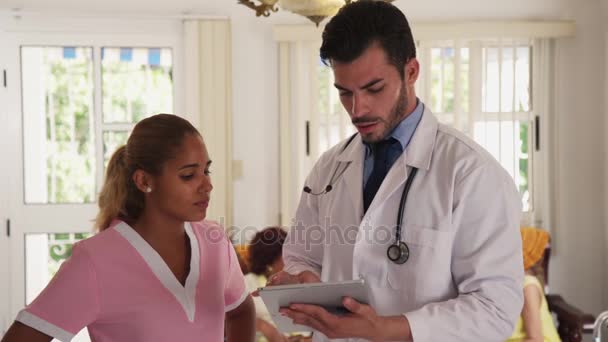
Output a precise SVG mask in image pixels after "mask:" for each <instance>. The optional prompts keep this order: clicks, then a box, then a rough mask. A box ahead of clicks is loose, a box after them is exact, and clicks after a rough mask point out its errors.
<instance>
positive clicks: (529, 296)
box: [521, 284, 543, 342]
mask: <svg viewBox="0 0 608 342" xmlns="http://www.w3.org/2000/svg"><path fill="white" fill-rule="evenodd" d="M541 296H542V293H541V291H540V289H539V288H538V287H537V286H536V285H534V284H530V285H527V286H526V287H524V308H523V309H522V311H521V316H522V320H523V323H524V329H525V331H526V339H525V340H524V341H525V342H536V341H541V342H542V341H543V326H542V322H541V319H540V304H541V303H542V297H541Z"/></svg>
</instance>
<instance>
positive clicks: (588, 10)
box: [550, 1, 608, 313]
mask: <svg viewBox="0 0 608 342" xmlns="http://www.w3.org/2000/svg"><path fill="white" fill-rule="evenodd" d="M572 15H573V18H574V19H575V20H576V24H577V33H576V38H574V39H569V40H568V41H566V42H563V43H562V44H560V45H559V46H558V50H557V53H558V61H557V66H558V70H559V72H560V74H559V77H558V79H557V82H558V90H557V91H558V95H557V115H558V123H559V130H558V141H559V146H557V150H558V151H559V164H558V168H559V179H558V184H557V185H558V187H559V193H560V198H559V203H558V208H557V213H558V223H559V225H558V227H556V228H557V232H556V235H557V236H556V250H555V253H554V255H553V256H552V263H553V265H552V267H551V273H550V282H551V285H552V290H553V291H554V292H555V293H561V294H563V295H564V296H565V297H566V298H567V299H568V300H569V301H572V302H573V303H576V304H577V305H580V306H581V307H582V308H584V309H586V310H589V311H591V312H593V313H598V312H599V311H601V310H603V309H606V308H608V301H607V298H606V297H605V296H606V293H605V291H604V289H605V287H606V284H607V283H606V277H607V273H606V269H607V264H606V239H605V224H606V221H605V217H604V214H603V210H604V209H605V194H604V189H605V187H604V186H605V177H604V176H605V172H604V166H605V162H604V161H605V158H606V157H605V145H604V129H603V128H604V101H603V95H604V94H605V87H604V68H605V62H604V53H605V47H604V46H605V40H604V38H603V29H602V15H601V6H600V2H599V1H583V2H580V3H578V2H577V6H574V7H573V9H572ZM583 287H584V288H585V290H584V291H583V290H582V289H583Z"/></svg>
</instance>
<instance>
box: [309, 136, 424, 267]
mask: <svg viewBox="0 0 608 342" xmlns="http://www.w3.org/2000/svg"><path fill="white" fill-rule="evenodd" d="M356 135H357V134H354V135H353V136H351V137H350V139H348V141H347V142H346V144H345V145H344V147H343V148H342V152H344V150H345V149H346V147H348V145H349V144H350V143H351V142H352V141H353V139H354V138H355V136H356ZM342 164H343V163H338V165H337V166H336V168H335V169H334V172H333V173H332V175H331V177H330V179H329V183H328V184H327V186H326V187H325V189H324V190H323V191H320V192H313V191H312V189H311V188H310V187H308V186H304V189H303V190H304V192H305V193H307V194H310V195H314V196H320V195H325V194H327V193H328V192H330V191H331V190H332V189H333V186H334V184H335V183H336V182H337V181H338V180H339V179H340V177H341V176H342V175H343V174H344V172H345V171H346V169H347V168H348V167H349V166H350V163H346V165H345V166H343V165H342ZM339 170H340V172H338V171H339ZM417 172H418V168H417V167H412V168H411V170H410V174H409V176H408V177H407V181H406V182H405V186H404V187H403V192H402V193H401V200H400V201H399V211H398V212H397V228H396V230H395V242H394V243H393V244H392V245H390V246H389V247H388V249H387V250H386V256H387V257H388V259H389V260H390V261H392V262H394V263H395V264H400V265H401V264H405V262H406V261H407V260H408V259H409V258H410V248H409V247H408V246H407V244H406V243H405V242H404V241H401V226H402V224H403V211H404V209H405V202H406V200H407V195H408V194H409V192H410V188H411V186H412V182H413V181H414V177H416V173H417Z"/></svg>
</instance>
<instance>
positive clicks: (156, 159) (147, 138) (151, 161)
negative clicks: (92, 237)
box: [95, 114, 201, 231]
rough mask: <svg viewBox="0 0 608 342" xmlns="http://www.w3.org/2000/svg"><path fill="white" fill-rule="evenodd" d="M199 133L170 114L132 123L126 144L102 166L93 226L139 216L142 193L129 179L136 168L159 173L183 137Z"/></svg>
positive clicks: (142, 203) (97, 228)
mask: <svg viewBox="0 0 608 342" xmlns="http://www.w3.org/2000/svg"><path fill="white" fill-rule="evenodd" d="M188 135H193V136H199V137H200V136H201V135H200V133H199V132H198V131H197V130H196V128H194V126H192V124H191V123H190V122H188V121H187V120H185V119H182V118H180V117H179V116H176V115H172V114H157V115H154V116H151V117H149V118H146V119H143V120H141V121H140V122H139V123H137V124H136V125H135V127H134V128H133V131H132V132H131V135H130V136H129V139H128V140H127V144H126V145H123V146H121V147H119V148H118V149H117V150H116V151H115V152H114V154H113V155H112V158H110V162H109V163H108V167H107V169H106V177H105V181H104V184H103V187H102V189H101V193H100V194H99V201H98V204H99V213H98V214H97V217H96V219H95V229H96V230H97V231H102V230H104V229H106V228H108V226H109V225H110V223H111V222H112V220H114V219H116V218H118V219H121V220H124V221H125V222H127V223H129V224H133V223H134V222H135V221H137V219H138V218H139V217H140V215H141V213H142V211H143V209H144V206H145V201H144V194H143V193H142V192H141V191H140V190H139V189H138V188H137V186H136V185H135V182H134V181H133V173H134V172H135V171H136V170H139V169H141V170H144V171H146V172H147V173H150V174H152V175H159V174H160V173H161V171H162V167H163V164H164V163H165V162H166V161H167V160H169V159H171V158H173V156H174V155H175V153H176V151H177V149H178V148H179V147H180V146H181V144H182V142H183V141H184V138H185V137H186V136H188Z"/></svg>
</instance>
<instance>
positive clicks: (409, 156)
mask: <svg viewBox="0 0 608 342" xmlns="http://www.w3.org/2000/svg"><path fill="white" fill-rule="evenodd" d="M438 127H439V123H438V121H437V119H436V118H435V117H434V116H433V114H432V113H431V111H430V110H428V109H427V108H426V107H425V110H424V113H423V115H422V118H421V119H420V123H419V124H418V127H417V128H416V132H414V135H413V136H412V140H411V141H410V143H409V145H408V146H407V148H406V149H405V151H403V153H402V154H401V156H400V157H399V158H398V159H397V160H396V161H395V164H393V166H392V167H391V169H390V170H389V172H388V174H387V175H386V178H385V179H384V181H383V182H382V185H381V186H380V189H378V193H376V196H375V197H374V200H373V201H372V203H371V205H370V207H369V208H368V210H367V211H368V212H372V211H374V209H375V208H378V207H379V206H382V205H383V204H384V202H385V201H386V200H388V199H389V198H391V196H392V195H393V193H394V192H395V191H397V190H400V191H401V190H403V185H404V183H405V181H406V180H407V177H408V175H409V174H410V171H411V168H412V167H416V168H418V169H420V171H423V170H424V171H427V170H428V169H429V168H430V165H431V158H432V155H433V148H434V146H435V137H436V136H437V129H438ZM420 176H422V175H421V172H418V176H417V177H420ZM397 204H398V203H397ZM397 204H395V205H397Z"/></svg>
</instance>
